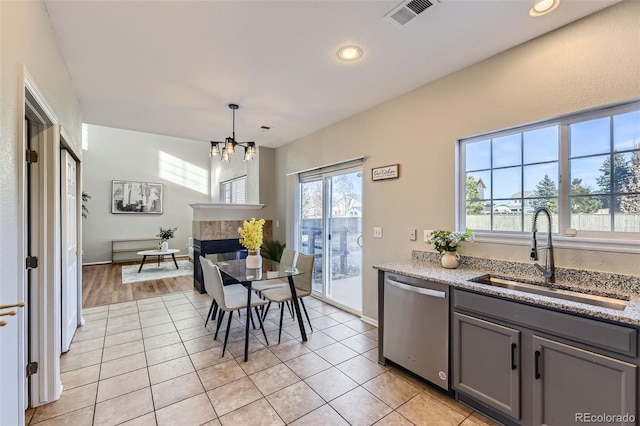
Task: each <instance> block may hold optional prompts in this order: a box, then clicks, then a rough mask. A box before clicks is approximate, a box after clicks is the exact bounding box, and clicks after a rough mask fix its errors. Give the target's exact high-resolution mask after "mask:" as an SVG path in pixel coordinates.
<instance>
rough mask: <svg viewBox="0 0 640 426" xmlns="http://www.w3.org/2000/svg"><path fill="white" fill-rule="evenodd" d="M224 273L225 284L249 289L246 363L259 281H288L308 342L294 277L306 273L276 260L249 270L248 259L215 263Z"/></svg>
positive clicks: (245, 346)
mask: <svg viewBox="0 0 640 426" xmlns="http://www.w3.org/2000/svg"><path fill="white" fill-rule="evenodd" d="M213 264H214V265H216V266H217V267H218V269H220V272H221V273H222V279H223V282H224V283H225V285H226V284H232V283H233V284H236V283H240V284H242V285H243V286H245V287H246V288H247V315H246V326H245V337H244V361H245V362H247V361H248V360H249V321H250V316H251V292H252V290H251V284H252V283H254V282H258V281H268V280H283V279H285V278H286V279H287V281H288V283H289V289H290V290H291V294H292V296H293V297H292V298H291V300H292V302H293V308H294V311H295V315H296V318H297V320H298V325H299V326H300V334H301V336H302V341H303V342H306V341H307V333H306V332H305V329H304V324H303V322H302V314H301V312H300V303H299V302H298V295H297V292H296V286H295V283H294V282H293V277H295V276H296V275H301V274H305V273H306V272H305V271H302V270H299V269H297V268H295V267H293V266H291V265H284V264H280V263H278V262H276V261H274V260H270V259H264V258H263V259H262V267H261V268H258V269H253V268H247V264H246V259H237V260H221V261H217V262H215V261H214V262H213Z"/></svg>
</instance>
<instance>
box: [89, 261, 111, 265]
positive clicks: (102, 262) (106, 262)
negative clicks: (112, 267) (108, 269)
mask: <svg viewBox="0 0 640 426" xmlns="http://www.w3.org/2000/svg"><path fill="white" fill-rule="evenodd" d="M109 263H111V261H110V260H104V261H101V262H87V263H83V264H82V266H91V265H107V264H109Z"/></svg>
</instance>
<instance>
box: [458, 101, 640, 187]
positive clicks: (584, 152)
mask: <svg viewBox="0 0 640 426" xmlns="http://www.w3.org/2000/svg"><path fill="white" fill-rule="evenodd" d="M609 124H610V118H609V117H604V118H599V119H595V120H590V121H584V122H581V123H576V124H572V125H571V131H570V140H571V143H570V153H569V156H570V158H572V159H573V160H572V161H571V177H572V179H573V178H579V179H582V186H583V187H587V188H590V189H591V190H592V191H597V190H598V188H599V185H598V181H597V180H598V178H599V177H600V176H601V175H602V172H601V171H600V168H601V167H602V165H603V163H604V162H605V161H606V160H607V158H609V157H610V150H611V143H610V140H611V130H610V127H609ZM559 128H560V126H559V125H552V126H548V127H544V128H541V129H536V130H532V131H526V132H523V133H514V134H511V135H507V136H501V137H497V138H494V139H493V146H491V139H487V140H484V141H479V142H474V143H470V144H467V146H466V170H467V171H468V172H469V173H468V175H472V176H474V177H475V178H476V179H478V178H481V179H482V181H483V183H484V184H485V185H486V186H487V189H486V190H485V191H484V194H485V199H489V198H491V194H492V192H491V191H492V190H493V198H494V199H504V198H511V197H513V196H514V195H515V196H518V195H519V192H520V191H521V188H522V186H524V191H525V192H527V191H535V189H536V185H537V184H538V183H539V182H540V181H541V180H542V179H543V178H544V176H545V174H546V175H548V176H549V177H550V178H551V179H552V180H553V181H554V183H555V184H556V187H557V185H558V163H557V161H558V152H559ZM639 142H640V111H634V112H631V113H627V114H620V115H616V116H614V117H613V145H614V150H615V151H625V150H633V149H634V148H635V145H634V144H637V143H639ZM596 154H604V155H596ZM623 155H624V157H625V158H626V159H627V161H631V157H632V153H629V152H627V153H625V154H623ZM576 157H584V158H579V159H578V158H576ZM574 158H575V159H574ZM492 160H493V164H492ZM521 164H522V166H523V167H524V169H521ZM492 167H493V168H494V175H493V178H494V179H493V180H491V179H490V177H491V172H490V170H489V169H491V168H492ZM523 178H524V182H522V180H523ZM522 183H524V185H522ZM491 185H493V188H491Z"/></svg>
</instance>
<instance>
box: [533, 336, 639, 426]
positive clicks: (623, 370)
mask: <svg viewBox="0 0 640 426" xmlns="http://www.w3.org/2000/svg"><path fill="white" fill-rule="evenodd" d="M533 348H534V350H535V352H534V364H535V365H534V379H535V380H534V382H533V424H536V425H541V424H545V425H548V426H554V425H558V426H563V425H568V424H573V423H582V422H584V421H580V420H584V416H585V415H588V414H589V415H601V414H609V415H624V414H627V415H629V414H631V415H634V416H637V411H636V409H637V406H636V403H637V401H636V386H637V385H636V369H637V368H636V366H635V365H633V364H630V363H627V362H623V361H619V360H617V359H614V358H611V357H607V356H603V355H600V354H597V353H595V352H591V351H587V350H583V349H580V348H577V347H575V346H570V345H567V344H564V343H560V342H556V341H554V340H550V339H547V338H544V337H540V336H535V335H534V336H533ZM576 416H580V418H578V417H576ZM627 417H628V416H627ZM621 420H622V421H611V422H606V421H605V422H600V423H613V424H618V425H620V424H622V425H635V424H636V423H635V421H624V418H621ZM629 420H633V419H629Z"/></svg>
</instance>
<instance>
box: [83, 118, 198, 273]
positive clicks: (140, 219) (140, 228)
mask: <svg viewBox="0 0 640 426" xmlns="http://www.w3.org/2000/svg"><path fill="white" fill-rule="evenodd" d="M88 139H89V149H88V150H85V151H84V162H83V164H84V171H85V173H84V181H83V188H84V190H85V191H86V192H87V193H88V194H89V195H90V196H91V200H89V202H88V203H87V208H88V209H89V214H88V217H87V218H86V219H83V235H82V241H83V248H84V256H83V263H91V262H103V261H110V260H111V240H117V239H127V238H153V237H154V236H155V235H156V234H158V231H159V227H161V226H162V227H163V228H169V227H171V228H175V227H177V228H178V230H177V232H176V235H175V238H173V239H172V240H170V241H169V246H170V247H171V248H177V249H180V250H182V253H181V254H186V249H185V244H186V243H187V239H188V237H190V236H191V220H192V217H193V210H192V209H191V207H189V204H192V203H208V202H209V200H210V196H209V190H210V188H209V185H210V172H209V167H210V158H209V145H208V144H207V143H206V142H201V141H193V140H188V139H180V138H174V137H169V136H160V135H154V134H149V133H142V132H134V131H130V130H122V129H114V128H110V127H102V126H95V125H89V126H88ZM161 160H162V161H161ZM112 180H131V181H141V182H155V183H162V184H164V212H163V214H161V215H156V214H112V213H111V181H112Z"/></svg>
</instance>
